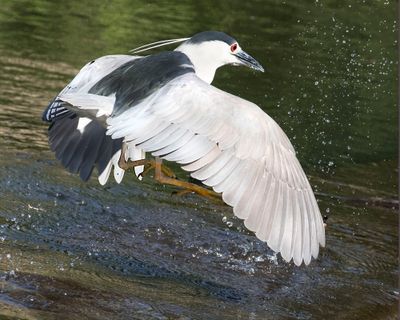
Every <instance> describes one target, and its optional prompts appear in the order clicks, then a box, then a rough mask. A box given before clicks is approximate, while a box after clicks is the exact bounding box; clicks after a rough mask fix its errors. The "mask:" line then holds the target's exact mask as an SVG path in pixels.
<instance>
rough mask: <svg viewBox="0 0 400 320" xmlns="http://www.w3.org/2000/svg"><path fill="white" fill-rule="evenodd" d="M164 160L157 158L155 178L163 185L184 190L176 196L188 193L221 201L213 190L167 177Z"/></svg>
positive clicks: (219, 196)
mask: <svg viewBox="0 0 400 320" xmlns="http://www.w3.org/2000/svg"><path fill="white" fill-rule="evenodd" d="M161 163H162V160H161V159H159V158H156V160H155V176H154V178H155V179H156V180H157V181H158V182H159V183H162V184H168V185H171V186H175V187H179V188H182V189H183V190H180V191H177V192H176V193H175V194H176V195H179V196H181V195H184V194H187V193H192V192H194V193H197V194H198V195H200V196H203V197H206V198H209V199H212V200H221V195H220V194H219V193H216V192H214V191H213V190H209V189H207V188H204V187H201V186H199V185H197V184H194V183H190V182H186V181H181V180H178V179H176V178H171V177H167V176H165V175H164V174H163V172H162V170H161Z"/></svg>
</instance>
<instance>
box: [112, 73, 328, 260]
mask: <svg viewBox="0 0 400 320" xmlns="http://www.w3.org/2000/svg"><path fill="white" fill-rule="evenodd" d="M107 123H108V125H109V127H108V132H107V134H110V135H112V138H113V139H120V138H124V139H125V141H126V142H127V144H128V145H132V146H135V147H138V148H141V149H143V150H144V151H146V152H151V153H152V154H153V155H154V156H160V157H162V158H164V159H166V160H169V161H176V162H177V163H179V164H181V165H182V167H183V169H185V170H187V171H190V172H191V175H192V176H193V177H194V178H196V179H199V180H201V181H202V182H203V183H204V184H206V185H208V186H211V187H212V188H213V189H214V190H215V191H216V192H221V193H222V197H223V200H224V201H225V202H226V203H227V204H229V205H231V206H232V207H233V210H234V213H235V215H236V216H238V217H239V218H241V219H244V223H245V225H246V227H247V228H248V229H250V230H252V231H254V232H255V233H256V235H257V237H258V238H259V239H261V240H264V241H266V242H267V243H268V245H269V246H270V247H271V248H272V249H273V250H274V251H277V252H281V255H282V257H283V258H284V259H285V260H286V261H290V260H291V259H292V258H293V261H294V263H295V264H296V265H300V264H301V263H302V261H304V262H305V264H309V263H310V261H311V257H312V256H313V257H314V258H316V257H317V256H318V252H319V245H322V246H324V245H325V231H324V226H323V221H322V217H321V214H320V212H319V209H318V205H317V202H316V200H315V197H314V194H313V191H312V189H311V186H310V184H309V182H308V180H307V178H306V176H305V174H304V171H303V170H302V168H301V165H300V163H299V161H298V160H297V158H296V155H295V152H294V149H293V147H292V145H291V143H290V141H289V140H288V138H287V136H286V135H285V133H284V132H283V131H282V129H281V128H280V127H279V126H278V125H277V124H276V122H275V121H274V120H273V119H271V118H270V117H269V116H268V115H267V114H265V113H264V112H263V111H262V110H261V109H260V108H259V107H258V106H256V105H255V104H253V103H250V102H248V101H246V100H243V99H241V98H238V97H236V96H233V95H231V94H228V93H226V92H224V91H221V90H219V89H217V88H215V87H213V86H211V85H209V84H207V83H205V82H203V81H201V80H200V79H199V78H197V77H196V76H195V75H194V74H186V75H183V76H180V77H178V78H176V79H175V80H173V81H171V82H169V83H168V84H167V85H165V86H164V87H162V88H161V89H159V90H158V91H157V92H155V93H154V94H153V95H151V96H150V97H149V98H148V99H147V100H146V101H145V103H140V104H138V105H136V106H135V108H131V109H128V110H127V111H125V112H123V113H121V114H119V115H118V116H115V117H110V118H108V120H107Z"/></svg>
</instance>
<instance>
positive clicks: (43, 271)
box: [0, 0, 399, 319]
mask: <svg viewBox="0 0 400 320" xmlns="http://www.w3.org/2000/svg"><path fill="white" fill-rule="evenodd" d="M287 2H288V3H287ZM292 2H293V4H290V3H292ZM395 5H396V3H395V2H394V1H383V0H382V1H374V2H372V1H321V0H320V1H297V2H294V1H291V2H289V1H272V0H269V1H252V2H246V3H245V2H244V1H233V2H232V1H229V2H228V1H221V2H219V3H218V4H217V3H216V2H214V1H177V2H176V3H170V4H163V5H161V4H157V3H153V4H145V2H144V1H143V2H140V1H128V0H126V1H123V0H119V1H112V2H89V1H85V0H83V1H82V0H81V1H64V2H61V1H54V2H52V1H32V0H29V1H2V3H1V7H0V70H1V73H0V133H1V139H0V147H1V156H0V196H1V201H0V243H1V244H0V283H1V285H0V317H1V316H4V317H16V318H21V319H64V318H65V319H83V318H90V319H131V318H135V319H170V318H173V319H290V318H293V319H294V318H298V319H387V318H395V317H396V314H397V307H396V306H397V300H398V295H399V292H398V287H397V257H398V251H397V241H398V234H397V220H398V217H397V211H396V210H395V208H396V207H397V206H398V203H397V201H396V200H395V199H396V194H397V170H396V163H397V161H396V154H397V146H396V144H397V142H396V134H395V133H396V120H395V119H396V117H397V116H396V106H395V102H396V100H395V91H396V51H395V45H396V43H395V29H396V25H395ZM209 29H215V30H222V31H225V32H227V33H229V34H231V35H233V36H234V37H236V38H237V39H238V40H239V42H240V44H241V46H242V47H243V48H245V50H246V51H248V52H249V53H251V54H252V55H253V56H254V57H256V58H257V60H259V61H260V62H261V64H262V65H263V66H264V67H265V69H266V73H264V74H261V73H254V72H252V71H249V70H246V69H242V68H233V67H224V68H222V69H221V70H219V71H218V74H217V78H216V80H215V85H216V86H218V87H220V88H222V89H224V90H226V91H229V92H231V93H234V94H237V95H239V96H241V97H243V98H246V99H248V100H251V101H253V102H255V103H257V104H258V105H260V106H261V107H263V109H264V110H265V111H266V112H268V113H269V114H270V115H271V116H273V117H274V118H275V119H276V121H277V122H278V123H279V124H280V125H281V126H282V127H283V128H284V130H285V131H286V132H287V134H288V136H289V137H290V139H291V140H292V142H293V144H294V145H295V147H296V150H297V151H298V156H299V158H300V160H301V163H302V165H303V166H304V168H305V170H306V172H307V174H308V175H309V177H310V180H311V182H312V185H313V186H314V189H315V191H316V193H317V198H318V200H319V205H320V208H321V211H322V213H323V214H324V215H326V216H328V227H327V229H326V235H327V246H326V248H325V249H322V250H321V254H320V256H319V258H318V260H316V261H313V262H312V263H311V265H310V266H308V267H305V266H301V267H295V266H294V265H293V264H288V263H285V262H283V261H282V260H281V258H280V257H279V255H278V256H277V255H275V254H274V253H273V252H272V251H271V250H269V249H268V247H267V246H266V244H265V243H262V242H261V241H258V240H257V239H256V238H255V236H254V235H253V234H252V233H251V232H248V231H247V230H246V229H245V228H244V226H243V223H242V222H241V221H240V220H238V219H236V218H234V217H233V214H232V210H231V208H229V207H228V206H225V205H223V204H221V203H214V202H210V201H208V200H205V199H203V198H199V197H197V196H194V195H193V196H192V195H189V196H184V197H177V196H171V193H172V192H173V191H174V189H172V188H169V187H164V186H161V185H158V184H156V183H155V182H153V180H152V179H151V178H150V176H148V177H146V178H145V179H144V181H143V182H138V181H137V180H136V179H135V178H134V176H133V175H132V174H130V175H129V174H128V175H127V176H126V178H125V179H124V180H123V182H122V184H120V185H117V184H115V183H114V182H111V183H109V184H108V185H107V186H105V187H101V186H99V184H98V183H97V180H96V179H95V178H93V179H91V180H90V182H89V183H82V182H81V181H80V180H79V178H78V177H77V176H73V175H70V174H68V173H66V172H65V171H64V170H63V168H62V167H61V166H60V165H59V164H58V163H57V161H56V160H55V159H54V156H53V154H52V153H51V152H50V151H49V148H48V144H47V137H46V130H47V128H46V125H45V124H43V123H42V122H41V120H40V118H41V112H42V110H43V108H44V107H45V106H46V105H47V103H48V101H49V100H50V99H51V98H52V97H53V96H54V95H55V94H57V93H58V92H59V90H60V89H61V88H62V87H64V85H65V84H66V83H67V82H68V81H69V80H70V79H71V77H72V76H73V75H74V74H76V72H77V71H78V70H79V68H80V67H81V66H82V65H83V64H85V63H86V62H87V61H89V60H90V59H93V58H95V57H98V56H101V55H105V54H112V53H126V52H127V51H128V50H129V49H131V48H134V47H136V46H138V45H141V44H144V43H146V42H151V41H156V40H159V39H164V38H173V37H184V36H190V35H191V34H194V33H196V32H198V31H202V30H209ZM179 174H180V175H181V177H182V178H184V177H185V176H184V174H183V173H182V172H180V173H179Z"/></svg>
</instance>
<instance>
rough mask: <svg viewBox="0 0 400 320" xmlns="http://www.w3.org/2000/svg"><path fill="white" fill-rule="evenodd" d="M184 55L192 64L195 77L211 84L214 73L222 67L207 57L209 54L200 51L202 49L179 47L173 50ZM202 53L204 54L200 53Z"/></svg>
mask: <svg viewBox="0 0 400 320" xmlns="http://www.w3.org/2000/svg"><path fill="white" fill-rule="evenodd" d="M175 51H180V52H182V53H184V54H185V55H186V56H187V57H188V58H189V59H190V61H191V62H192V64H193V66H194V70H195V72H196V75H197V76H198V77H199V78H200V79H201V80H203V81H205V82H207V83H211V82H212V81H213V79H214V76H215V71H216V70H217V69H218V68H219V67H220V66H221V65H222V64H219V63H217V62H215V61H217V60H216V59H213V57H209V55H210V52H207V51H206V50H202V48H196V47H195V46H193V45H191V46H188V45H184V44H183V45H181V46H179V47H178V48H176V49H175ZM202 51H204V52H202Z"/></svg>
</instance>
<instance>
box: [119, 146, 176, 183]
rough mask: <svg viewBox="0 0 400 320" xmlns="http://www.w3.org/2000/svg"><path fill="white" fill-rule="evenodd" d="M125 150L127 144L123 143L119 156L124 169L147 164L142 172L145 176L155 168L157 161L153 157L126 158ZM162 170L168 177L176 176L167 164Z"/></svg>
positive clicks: (120, 165)
mask: <svg viewBox="0 0 400 320" xmlns="http://www.w3.org/2000/svg"><path fill="white" fill-rule="evenodd" d="M125 151H126V144H125V143H123V144H122V150H121V157H120V158H119V161H118V165H119V167H120V168H121V169H124V170H129V169H133V168H134V167H137V166H145V168H144V170H143V172H142V173H141V174H140V175H141V176H144V175H145V174H147V173H148V172H149V171H150V170H151V169H155V167H156V162H155V161H154V160H153V159H141V160H135V161H132V160H125ZM161 170H162V172H163V174H165V175H166V176H167V177H170V178H176V175H175V173H174V172H173V171H172V170H171V169H170V168H168V167H167V166H165V165H163V166H162V167H161Z"/></svg>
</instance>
